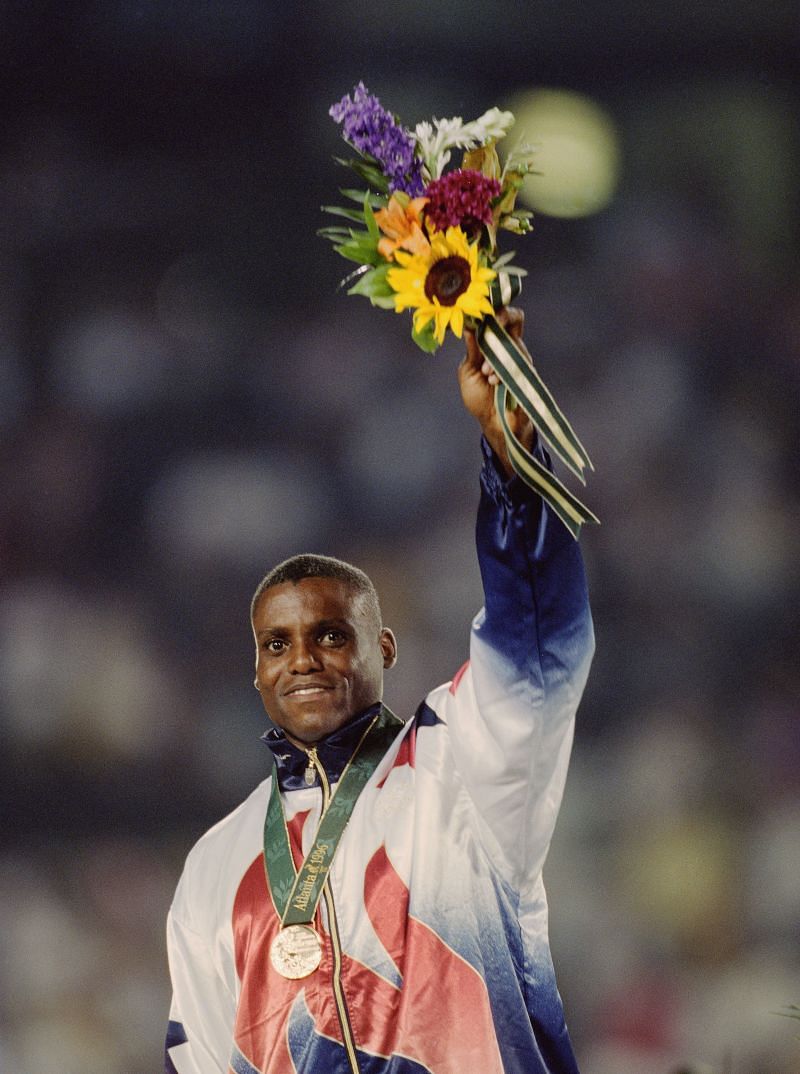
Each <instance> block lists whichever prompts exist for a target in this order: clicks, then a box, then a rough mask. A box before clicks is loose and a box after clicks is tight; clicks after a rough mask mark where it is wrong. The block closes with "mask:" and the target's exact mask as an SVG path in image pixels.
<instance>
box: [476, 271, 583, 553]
mask: <svg viewBox="0 0 800 1074" xmlns="http://www.w3.org/2000/svg"><path fill="white" fill-rule="evenodd" d="M521 290H522V284H521V282H520V278H519V276H513V275H510V274H508V273H505V272H498V274H497V277H496V279H495V280H493V281H492V285H491V290H490V297H491V300H492V304H493V305H494V307H495V309H497V308H499V307H500V306H505V305H507V304H508V303H509V302H510V301H512V300H513V299H514V298H516V296H517V295H518V294H519V293H520V291H521ZM477 340H478V346H479V347H480V350H481V353H482V354H483V356H484V358H485V359H486V360H487V362H488V363H489V365H490V366H491V367H492V369H493V370H494V372H495V373H496V374H497V377H498V380H499V381H500V383H499V384H498V386H497V391H496V393H495V405H496V408H497V413H498V415H499V417H500V424H501V426H502V428H503V435H504V436H505V440H506V446H507V448H508V457H509V460H510V462H511V465H512V467H513V469H514V471H515V473H517V474H519V476H520V477H521V478H522V480H523V481H524V482H525V483H526V484H527V485H529V486H530V487H531V488H532V489H533V490H534V491H535V492H536V493H538V495H539V496H541V498H542V499H543V500H544V501H545V502H546V503H547V504H548V505H549V506H550V507H551V508H552V510H553V511H554V512H555V514H556V515H557V516H558V518H560V519H561V521H562V522H563V523H564V525H565V526H566V527H567V529H568V530H569V531H570V533H571V534H572V536H573V537H575V538H577V537H578V534H579V533H580V528H581V525H582V524H583V523H584V522H598V521H599V519H598V518H597V516H596V515H594V514H593V513H592V512H591V511H590V510H589V508H588V507H586V506H584V504H582V503H581V502H580V500H579V499H577V497H575V496H573V494H572V493H571V492H570V491H569V490H568V489H567V487H566V486H565V485H564V484H563V483H562V482H561V481H559V479H558V478H557V477H556V476H555V475H554V474H552V473H551V472H550V470H548V469H547V467H546V466H544V465H543V464H542V463H541V462H540V461H539V460H538V459H536V458H535V457H534V456H533V455H532V454H531V453H530V452H529V451H528V450H527V449H526V448H525V447H524V446H523V445H522V444H521V443H520V441H519V440H518V439H517V437H515V436H514V434H513V432H512V431H511V428H510V425H509V423H508V417H507V411H508V410H511V409H513V408H514V407H515V406H520V407H522V409H523V410H524V411H525V413H526V414H527V415H528V417H529V418H530V420H531V422H532V423H533V426H534V428H535V429H536V431H537V432H538V433H539V435H540V436H541V437H542V438H543V439H544V440H546V441H547V443H548V444H549V445H550V447H551V448H552V450H553V453H554V454H555V455H557V456H558V458H559V459H560V460H561V461H562V462H563V463H564V465H565V466H567V467H568V468H569V469H570V470H571V471H572V473H573V474H575V476H576V477H577V478H578V480H579V481H581V483H582V484H586V481H585V478H584V476H583V471H584V469H586V468H588V469H590V470H593V469H594V467H593V466H592V461H591V459H590V458H589V456H588V454H587V452H586V449H585V448H584V446H583V444H581V442H580V440H579V439H578V437H577V436H576V434H575V431H574V430H573V428H572V426H571V425H570V423H569V422H568V421H567V419H566V417H565V416H564V414H563V413H562V412H561V410H560V408H559V406H558V404H557V403H556V401H555V399H554V398H553V396H552V394H551V393H550V391H549V389H548V388H547V386H546V385H545V383H544V381H543V380H542V378H541V377H540V376H539V374H538V373H537V372H536V370H535V369H534V368H533V366H532V365H531V363H530V358H529V356H528V355H527V353H526V352H525V351H524V350H522V349H521V348H520V346H519V345H518V344H517V342H516V341H515V340H514V339H513V338H512V336H511V335H510V334H509V333H508V332H507V331H506V330H505V328H503V326H502V325H501V324H500V322H499V321H498V320H497V318H496V317H493V316H492V315H491V314H489V315H488V316H486V317H484V318H483V320H481V321H479V322H478V324H477Z"/></svg>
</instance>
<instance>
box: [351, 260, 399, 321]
mask: <svg viewBox="0 0 800 1074" xmlns="http://www.w3.org/2000/svg"><path fill="white" fill-rule="evenodd" d="M391 267H392V266H391V265H390V264H389V262H388V261H387V262H384V264H382V265H378V266H377V267H376V268H373V269H370V270H369V272H365V273H364V274H363V275H362V276H360V277H359V279H358V280H357V281H356V283H354V284H353V286H352V287H351V288H350V289H349V290H348V292H347V293H348V295H364V296H365V297H366V298H368V299H369V300H370V302H371V303H372V305H373V306H379V307H380V308H381V309H386V310H393V309H394V291H393V290H392V288H391V287H390V286H389V282H388V280H387V279H386V273H387V272H388V271H389V269H390V268H391Z"/></svg>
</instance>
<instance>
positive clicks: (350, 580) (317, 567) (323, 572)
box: [250, 552, 383, 626]
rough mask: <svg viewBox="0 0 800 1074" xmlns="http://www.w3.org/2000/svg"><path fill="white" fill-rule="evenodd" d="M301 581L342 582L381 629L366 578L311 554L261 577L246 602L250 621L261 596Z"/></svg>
mask: <svg viewBox="0 0 800 1074" xmlns="http://www.w3.org/2000/svg"><path fill="white" fill-rule="evenodd" d="M304 578H336V579H338V580H339V581H340V582H345V583H346V584H347V585H349V586H350V587H351V589H353V591H354V592H356V593H358V594H359V595H360V596H362V597H363V598H364V600H365V603H366V606H367V611H368V612H369V614H370V615H371V616H373V617H374V619H375V622H376V623H377V625H378V626H381V624H382V622H383V620H382V618H381V606H380V601H379V600H378V593H377V590H376V589H375V586H374V585H373V584H372V580H371V578H370V577H369V575H367V574H365V573H364V571H362V570H360V568H358V567H354V566H353V564H352V563H346V562H345V561H344V560H343V559H334V557H333V556H318V555H312V554H311V553H307V552H306V553H303V554H302V555H299V556H292V557H291V558H290V559H285V560H284V561H283V562H282V563H278V565H277V566H275V567H273V568H272V570H271V571H269V572H268V573H267V574H265V575H264V577H263V578H262V579H261V581H260V582H259V583H258V586H257V588H256V591H255V593H254V594H253V599H252V600H251V601H250V618H251V619H252V618H253V616H254V615H255V611H256V606H257V605H258V602H259V600H260V599H261V596H262V594H263V593H264V592H265V591H266V590H267V589H272V587H273V586H276V585H283V584H284V582H294V583H295V584H297V582H301V581H302V580H303V579H304Z"/></svg>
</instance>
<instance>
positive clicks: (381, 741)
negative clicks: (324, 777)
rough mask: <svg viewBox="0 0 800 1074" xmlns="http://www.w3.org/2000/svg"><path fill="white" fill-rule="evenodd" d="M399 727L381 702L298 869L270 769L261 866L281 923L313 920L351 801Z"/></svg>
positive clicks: (348, 815)
mask: <svg viewBox="0 0 800 1074" xmlns="http://www.w3.org/2000/svg"><path fill="white" fill-rule="evenodd" d="M401 727H403V721H402V720H401V719H400V718H399V717H397V716H395V715H394V713H393V712H390V711H389V709H387V708H386V706H385V705H382V706H381V709H380V712H379V713H378V714H377V715H376V717H375V719H374V720H373V721H372V723H371V724H370V725H369V727H368V728H367V730H366V731H365V733H364V735H363V737H362V739H361V741H360V742H359V744H358V745H357V746H356V748H355V751H354V752H353V756H352V757H351V758H350V760H349V761H348V763H347V765H346V767H345V769H344V771H343V772H342V776H341V779H340V780H339V782H338V784H337V785H336V790H335V791H334V792H333V795H332V797H331V799H330V801H329V803H328V806H327V808H326V809H325V811H324V812H323V814H322V816H321V817H320V822H319V827H318V828H317V834H316V836H315V838H314V843H313V845H312V846H311V848H310V850H309V852H308V854H307V855H306V857H305V860H304V861H303V864H302V865H301V866H300V869H299V870H296V869H295V866H294V860H293V858H292V849H291V845H290V843H289V832H288V831H287V828H286V819H285V817H284V814H283V807H282V805H281V796H280V791H279V789H278V777H277V775H276V774H275V773H274V772H273V775H272V788H271V790H270V797H269V805H268V806H267V815H266V817H265V819H264V869H265V870H266V874H267V881H268V883H269V889H270V892H271V893H272V901H273V902H274V904H275V909H276V910H277V912H278V916H279V917H280V919H281V927H284V926H287V925H307V924H309V923H310V922H311V921H313V920H314V914H315V913H316V910H317V904H318V903H319V900H320V897H321V895H322V889H323V887H324V886H325V881H326V880H327V879H328V873H329V872H330V869H331V866H332V865H333V857H334V855H335V853H336V850H337V848H338V846H339V842H340V840H341V838H342V835H343V833H344V830H345V827H346V826H347V822H348V820H349V819H350V815H351V814H352V812H353V809H354V807H355V804H356V800H357V799H358V796H359V794H360V793H361V791H362V790H363V789H364V786H365V784H366V783H367V781H368V780H369V778H370V776H371V775H372V774H373V772H374V771H375V769H376V768H377V767H378V764H379V763H380V761H381V759H382V757H383V756H384V754H385V753H386V751H387V750H388V748H389V746H391V744H392V742H394V740H395V738H396V737H397V735H398V733H399V731H400V728H401Z"/></svg>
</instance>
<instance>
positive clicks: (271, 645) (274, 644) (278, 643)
mask: <svg viewBox="0 0 800 1074" xmlns="http://www.w3.org/2000/svg"><path fill="white" fill-rule="evenodd" d="M264 648H265V649H266V650H267V652H268V653H282V652H283V650H284V649H285V648H286V642H285V641H284V640H283V638H268V639H267V640H266V641H265V642H264Z"/></svg>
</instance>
